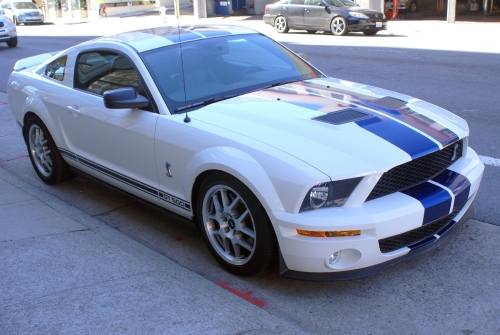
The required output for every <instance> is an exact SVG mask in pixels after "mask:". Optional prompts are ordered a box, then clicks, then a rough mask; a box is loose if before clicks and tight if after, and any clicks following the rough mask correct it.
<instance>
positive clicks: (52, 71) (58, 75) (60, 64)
mask: <svg viewBox="0 0 500 335" xmlns="http://www.w3.org/2000/svg"><path fill="white" fill-rule="evenodd" d="M67 60H68V56H63V57H60V58H58V59H56V60H55V61H52V62H50V63H49V64H48V65H47V67H46V68H45V76H46V77H49V78H52V79H55V80H59V81H63V80H64V69H65V68H66V61H67Z"/></svg>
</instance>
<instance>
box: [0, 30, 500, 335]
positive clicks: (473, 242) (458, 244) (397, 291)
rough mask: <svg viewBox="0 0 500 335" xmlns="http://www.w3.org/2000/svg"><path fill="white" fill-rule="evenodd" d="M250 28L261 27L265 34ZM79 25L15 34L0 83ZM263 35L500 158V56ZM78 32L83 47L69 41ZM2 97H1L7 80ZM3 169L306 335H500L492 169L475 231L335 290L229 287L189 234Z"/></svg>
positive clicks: (11, 165)
mask: <svg viewBox="0 0 500 335" xmlns="http://www.w3.org/2000/svg"><path fill="white" fill-rule="evenodd" d="M134 22H137V21H134ZM250 24H251V25H252V26H254V27H260V26H258V25H257V24H258V23H254V22H251V23H250ZM79 26H80V27H84V28H81V29H77V28H79V27H74V26H71V27H67V29H66V31H65V32H64V33H59V35H64V36H58V37H54V36H52V37H46V36H43V31H40V30H42V29H45V31H46V32H47V35H48V34H49V33H51V34H52V32H54V31H56V28H57V27H51V26H49V27H38V28H35V29H39V31H36V32H34V31H30V32H27V31H28V28H34V27H20V28H22V29H20V30H22V32H23V33H25V34H26V35H25V36H21V38H20V43H19V47H18V48H16V49H14V50H13V49H7V48H4V47H3V46H1V45H0V54H1V63H0V64H1V65H0V78H5V79H6V78H7V74H8V73H9V72H10V70H9V69H10V68H11V66H12V65H13V64H14V62H15V60H16V59H18V58H21V57H27V56H30V55H34V54H38V53H43V52H46V51H54V50H60V49H62V48H65V47H66V46H69V45H72V44H76V43H78V42H80V41H83V40H86V39H89V38H91V37H90V36H96V35H98V33H97V32H96V31H98V30H97V28H95V27H93V26H92V25H91V24H88V25H87V24H85V25H84V24H82V25H79ZM129 26H130V25H129ZM62 27H66V26H62ZM99 27H102V25H100V26H99ZM24 28H26V29H24ZM94 28H95V29H94ZM61 29H62V28H61ZM261 29H262V31H263V32H265V33H268V34H270V35H272V37H274V38H276V39H278V40H283V41H284V43H285V44H286V45H287V46H289V47H290V48H291V49H292V50H294V51H297V52H306V53H307V54H308V56H309V58H310V60H311V62H312V63H313V64H314V65H316V66H317V67H318V68H320V69H322V70H323V71H324V72H325V73H326V74H328V75H331V76H334V77H337V78H342V79H346V80H352V81H357V82H362V83H367V84H370V85H375V86H380V87H383V88H388V89H391V90H395V91H398V92H402V93H405V94H408V95H412V96H415V97H418V98H421V99H424V100H428V101H430V102H432V103H434V104H436V105H439V106H441V107H444V108H446V109H449V110H451V111H453V112H455V113H457V114H458V115H460V116H461V117H463V118H465V119H466V120H467V121H468V122H469V125H470V127H471V135H470V143H471V145H472V147H473V148H475V149H476V150H477V151H478V153H479V154H480V155H483V156H487V157H493V158H500V145H499V141H498V136H499V134H500V132H499V130H498V129H500V115H499V114H498V112H497V108H496V106H497V101H498V92H499V89H498V83H499V82H500V81H499V80H498V78H500V68H499V67H498V64H500V52H497V51H496V50H495V51H488V47H487V46H484V47H483V48H482V49H481V48H480V47H479V48H477V49H478V50H480V51H479V52H472V51H466V49H467V47H463V48H461V47H450V48H449V49H450V50H441V49H442V48H441V49H440V48H436V47H429V48H426V45H431V44H432V45H438V44H440V43H439V41H436V40H435V39H433V38H432V37H429V35H425V36H423V37H421V36H413V35H412V34H409V35H408V36H405V35H397V34H396V35H390V32H388V33H387V34H385V35H384V34H382V35H381V36H376V37H374V38H365V37H364V36H359V35H353V36H348V37H345V38H336V37H333V36H331V35H326V34H325V35H323V34H315V35H308V34H304V33H301V32H292V33H291V34H287V35H278V34H275V33H274V32H273V31H272V29H271V28H270V27H267V26H262V28H261ZM72 32H76V33H75V34H76V35H78V36H75V37H69V36H66V34H70V33H72ZM28 35H32V36H31V37H30V36H28ZM33 35H42V36H33ZM426 38H428V40H426ZM431 42H432V43H431ZM474 43H477V41H475V42H474ZM485 43H486V42H485ZM443 44H446V43H444V42H443ZM457 49H458V50H457ZM461 49H463V50H461ZM0 91H4V92H5V81H4V80H3V79H2V82H0ZM20 142H21V140H20ZM20 145H22V143H20ZM0 167H2V168H4V169H5V170H7V171H9V172H11V173H13V174H15V175H16V176H19V177H20V178H22V179H24V180H26V181H27V182H29V183H31V184H33V185H35V186H37V187H40V188H42V189H44V190H45V191H47V192H48V193H51V194H53V195H55V196H56V197H58V198H60V199H62V200H64V201H65V202H67V203H68V204H70V205H72V206H74V207H77V208H79V209H81V210H82V211H84V212H86V213H88V214H90V215H92V216H93V217H95V218H98V219H99V220H101V221H103V222H105V223H106V224H108V225H109V226H111V227H114V228H115V229H117V230H118V231H120V232H122V233H124V234H126V235H128V236H130V237H132V238H133V239H135V240H137V241H138V242H140V243H142V244H144V245H146V246H148V247H149V248H151V249H153V250H155V251H157V252H159V253H161V254H163V255H165V256H166V257H168V258H170V259H172V260H174V261H176V262H178V263H179V264H180V265H182V266H184V267H186V268H188V269H190V270H192V271H193V272H195V273H198V274H200V275H202V276H204V277H205V278H206V279H207V280H211V281H213V282H217V283H220V284H221V285H229V286H230V287H231V288H233V289H234V291H235V292H236V293H238V294H245V293H247V296H251V299H250V300H251V301H253V302H260V303H262V304H263V305H264V308H265V309H266V310H267V311H268V312H269V313H271V314H273V315H277V316H279V317H281V318H283V319H285V320H287V321H289V322H291V323H293V324H295V325H297V326H299V327H301V328H302V329H304V330H305V331H308V332H310V333H317V334H325V333H332V334H333V333H338V334H340V333H361V334H368V333H372V334H388V333H396V334H399V333H404V334H423V333H426V334H427V333H429V334H444V333H447V334H460V333H463V334H495V333H498V332H500V321H499V318H498V315H500V279H499V278H500V273H499V269H500V257H499V256H498V245H499V240H500V237H499V236H500V231H499V229H500V228H498V227H497V226H500V209H499V207H500V206H499V201H498V189H500V167H497V166H494V165H488V166H487V167H486V171H485V176H484V178H483V184H482V186H481V189H480V192H479V194H478V197H477V198H476V215H475V220H471V221H469V222H468V224H467V225H466V226H464V227H463V229H462V230H461V231H460V232H458V233H457V234H456V235H455V236H454V237H453V238H452V239H451V240H450V242H449V243H448V244H446V245H444V246H443V247H441V248H438V249H436V250H435V251H433V252H431V253H429V254H426V255H423V256H421V257H418V258H416V259H413V260H410V261H408V262H405V263H403V264H399V265H396V266H393V267H391V268H389V269H387V270H386V271H384V272H383V273H382V274H379V275H376V276H372V277H368V278H364V279H358V280H352V281H344V282H334V283H307V282H297V281H292V280H287V279H283V278H280V277H279V276H278V275H277V270H276V269H273V270H271V271H269V272H268V273H265V274H264V275H262V276H259V277H257V278H239V277H235V276H232V275H230V274H228V273H227V272H225V271H223V270H222V269H221V268H220V267H219V266H218V265H217V263H216V262H215V261H214V260H213V259H212V257H211V256H210V254H209V252H208V250H207V249H206V247H205V246H204V245H203V242H202V240H201V238H200V237H199V236H198V234H197V233H196V231H195V229H194V227H193V226H192V225H190V224H186V223H184V222H178V221H176V220H171V219H168V218H166V217H165V216H163V215H161V214H160V213H157V212H154V211H152V210H150V209H149V208H148V207H146V206H144V205H142V204H138V203H135V202H132V201H130V200H129V199H128V198H126V197H124V196H122V195H121V194H118V193H116V192H113V191H110V190H108V189H105V188H103V187H101V186H100V185H97V184H94V183H92V182H89V181H86V180H83V179H81V178H77V179H75V180H73V181H71V182H67V183H63V184H60V185H57V186H47V185H45V184H43V183H42V182H41V181H40V180H39V178H38V177H37V176H36V174H35V173H34V171H33V168H32V166H31V164H30V162H29V159H28V158H26V157H20V158H19V159H13V160H11V161H8V162H3V163H1V164H0ZM235 313H237V311H235ZM228 317H229V318H230V317H231V316H230V315H228ZM249 317H252V316H251V315H249Z"/></svg>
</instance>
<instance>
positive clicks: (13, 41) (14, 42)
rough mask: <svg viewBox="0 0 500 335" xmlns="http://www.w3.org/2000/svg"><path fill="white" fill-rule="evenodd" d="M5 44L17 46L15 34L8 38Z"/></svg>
mask: <svg viewBox="0 0 500 335" xmlns="http://www.w3.org/2000/svg"><path fill="white" fill-rule="evenodd" d="M7 45H8V46H9V48H15V47H16V46H17V36H16V37H14V38H11V39H10V40H8V41H7Z"/></svg>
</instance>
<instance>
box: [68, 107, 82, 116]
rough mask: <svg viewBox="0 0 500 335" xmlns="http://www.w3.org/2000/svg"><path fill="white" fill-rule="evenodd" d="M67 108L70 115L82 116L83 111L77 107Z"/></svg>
mask: <svg viewBox="0 0 500 335" xmlns="http://www.w3.org/2000/svg"><path fill="white" fill-rule="evenodd" d="M66 108H67V109H68V112H70V113H76V114H82V111H81V110H79V109H78V108H76V107H73V106H66Z"/></svg>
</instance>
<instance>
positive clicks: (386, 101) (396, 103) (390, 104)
mask: <svg viewBox="0 0 500 335" xmlns="http://www.w3.org/2000/svg"><path fill="white" fill-rule="evenodd" d="M406 103H407V101H404V100H400V99H396V98H393V97H383V98H380V99H378V100H375V101H374V102H373V104H374V105H377V106H380V107H384V108H387V109H392V110H395V109H398V108H399V107H402V106H404V105H406Z"/></svg>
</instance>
